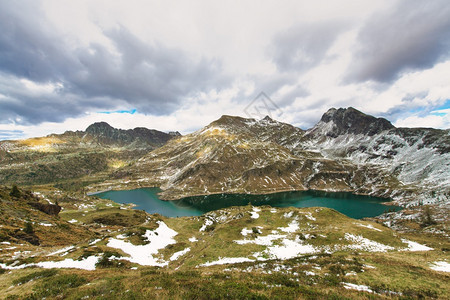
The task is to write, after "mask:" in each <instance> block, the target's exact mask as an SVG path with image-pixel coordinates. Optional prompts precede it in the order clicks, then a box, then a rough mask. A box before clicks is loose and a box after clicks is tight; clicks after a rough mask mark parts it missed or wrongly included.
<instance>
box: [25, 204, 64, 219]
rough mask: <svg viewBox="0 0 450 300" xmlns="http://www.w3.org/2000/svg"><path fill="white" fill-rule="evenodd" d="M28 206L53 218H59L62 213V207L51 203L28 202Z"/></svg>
mask: <svg viewBox="0 0 450 300" xmlns="http://www.w3.org/2000/svg"><path fill="white" fill-rule="evenodd" d="M28 204H29V205H30V206H32V207H34V208H36V209H37V210H39V211H42V212H43V213H46V214H47V215H51V216H57V215H58V214H59V212H60V211H61V206H59V205H56V204H49V203H40V202H28Z"/></svg>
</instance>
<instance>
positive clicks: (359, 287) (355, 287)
mask: <svg viewBox="0 0 450 300" xmlns="http://www.w3.org/2000/svg"><path fill="white" fill-rule="evenodd" d="M343 284H344V288H346V289H348V290H357V291H363V292H369V293H373V291H372V290H371V289H370V287H368V286H367V285H358V284H354V283H348V282H343Z"/></svg>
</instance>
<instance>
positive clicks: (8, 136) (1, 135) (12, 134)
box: [0, 129, 24, 141]
mask: <svg viewBox="0 0 450 300" xmlns="http://www.w3.org/2000/svg"><path fill="white" fill-rule="evenodd" d="M23 136H24V132H23V131H22V130H2V129H0V141H2V140H15V139H19V138H21V137H23Z"/></svg>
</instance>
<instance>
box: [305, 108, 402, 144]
mask: <svg viewBox="0 0 450 300" xmlns="http://www.w3.org/2000/svg"><path fill="white" fill-rule="evenodd" d="M315 127H316V128H317V129H319V128H323V127H325V128H328V130H327V132H326V136H330V137H338V136H339V135H343V134H364V135H368V136H373V135H375V134H378V133H380V132H382V131H384V130H388V129H392V128H394V125H392V124H391V122H389V121H388V120H386V119H383V118H375V117H372V116H369V115H366V114H364V113H362V112H360V111H358V110H356V109H354V108H353V107H349V108H339V109H335V108H331V109H329V110H328V111H327V112H326V113H325V114H324V115H323V116H322V118H321V119H320V122H319V124H317V125H316V126H315ZM310 132H311V133H312V132H314V131H310Z"/></svg>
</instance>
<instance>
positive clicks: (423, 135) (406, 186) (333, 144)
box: [299, 108, 450, 203]
mask: <svg viewBox="0 0 450 300" xmlns="http://www.w3.org/2000/svg"><path fill="white" fill-rule="evenodd" d="M339 111H340V112H339ZM345 115H353V116H355V115H360V117H359V120H360V121H358V123H361V124H362V125H361V128H362V129H361V130H353V129H352V126H351V125H350V124H353V122H352V121H349V122H346V121H348V118H347V120H346V117H345ZM361 116H363V117H361ZM351 119H352V120H355V118H354V117H352V118H351ZM356 119H358V118H356ZM324 120H325V121H324ZM336 120H340V122H339V121H336ZM344 120H346V121H344ZM361 120H364V121H361ZM326 121H328V122H326ZM336 124H338V125H336ZM345 124H347V126H345ZM363 129H364V130H363ZM449 147H450V132H449V130H439V129H432V128H395V127H394V126H392V125H391V124H390V123H389V122H388V121H387V120H385V119H376V118H373V117H370V116H366V115H364V114H362V113H360V112H358V111H356V110H355V109H353V108H348V109H339V110H335V109H331V110H329V111H328V112H327V113H326V114H325V115H324V117H322V120H321V121H320V122H319V123H318V124H317V125H316V126H314V127H313V128H312V129H310V130H308V131H307V132H306V134H305V136H304V137H303V138H302V142H301V143H299V148H301V149H309V150H313V151H318V152H320V153H321V154H322V155H324V156H325V157H327V158H329V159H334V160H343V159H345V160H347V161H351V162H352V163H354V164H358V165H365V166H369V167H376V168H380V169H383V170H385V171H386V172H387V173H388V174H391V175H393V176H394V177H395V178H397V179H398V181H399V183H401V186H397V187H395V189H394V190H396V191H398V190H401V191H409V192H413V194H414V195H415V202H416V203H418V202H422V203H427V202H436V201H437V202H447V201H448V199H449V194H450V176H448V174H450V151H449V150H450V148H449ZM393 188H394V187H393Z"/></svg>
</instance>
